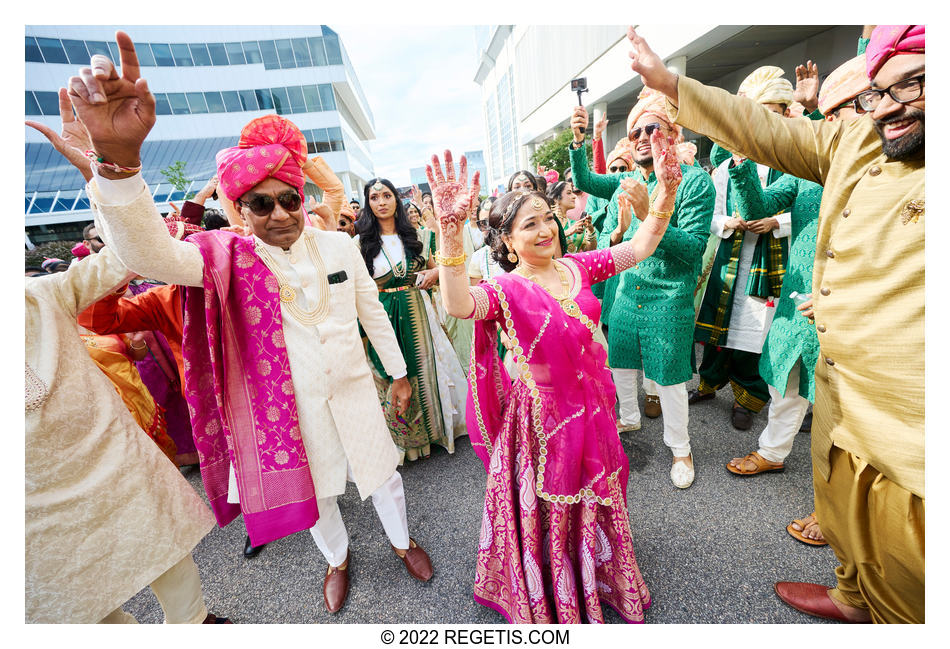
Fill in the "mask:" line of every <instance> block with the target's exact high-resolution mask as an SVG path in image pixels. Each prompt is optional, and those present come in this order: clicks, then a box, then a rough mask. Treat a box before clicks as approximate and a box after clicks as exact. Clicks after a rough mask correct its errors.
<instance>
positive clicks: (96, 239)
mask: <svg viewBox="0 0 950 649" xmlns="http://www.w3.org/2000/svg"><path fill="white" fill-rule="evenodd" d="M83 241H90V242H92V241H98V242H99V243H101V244H103V245H105V243H106V242H105V241H103V240H102V237H93V238H92V239H83Z"/></svg>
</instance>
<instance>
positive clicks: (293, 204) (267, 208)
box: [238, 190, 303, 216]
mask: <svg viewBox="0 0 950 649" xmlns="http://www.w3.org/2000/svg"><path fill="white" fill-rule="evenodd" d="M277 202H278V203H280V206H281V207H282V208H284V209H285V210H286V211H288V212H296V211H297V210H299V209H300V205H301V204H302V203H303V197H302V196H301V195H300V193H299V192H295V191H292V190H288V191H286V192H281V193H280V194H278V195H277ZM238 204H240V205H244V206H245V207H247V208H248V209H249V210H251V212H253V213H254V214H255V216H267V215H268V214H270V213H271V212H273V211H274V197H273V196H269V195H267V194H257V195H256V196H254V198H252V199H251V200H249V201H242V200H240V199H238Z"/></svg>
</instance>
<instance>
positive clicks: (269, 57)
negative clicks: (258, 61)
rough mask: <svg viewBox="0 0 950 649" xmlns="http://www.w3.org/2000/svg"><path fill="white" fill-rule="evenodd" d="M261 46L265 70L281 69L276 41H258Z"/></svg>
mask: <svg viewBox="0 0 950 649" xmlns="http://www.w3.org/2000/svg"><path fill="white" fill-rule="evenodd" d="M258 44H259V45H260V46H261V58H262V59H263V60H264V69H265V70H278V69H280V59H279V58H278V57H277V47H276V46H275V45H274V41H258Z"/></svg>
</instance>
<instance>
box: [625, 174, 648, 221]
mask: <svg viewBox="0 0 950 649" xmlns="http://www.w3.org/2000/svg"><path fill="white" fill-rule="evenodd" d="M620 187H621V188H623V190H624V192H626V197H627V199H628V202H629V204H630V207H631V208H632V209H633V213H634V215H636V217H637V220H639V221H642V220H643V219H645V218H646V217H647V215H648V214H649V213H650V192H649V190H647V186H646V185H644V184H643V183H641V182H640V181H638V180H635V179H634V178H632V177H630V176H627V177H626V178H622V179H621V180H620ZM621 196H624V194H621Z"/></svg>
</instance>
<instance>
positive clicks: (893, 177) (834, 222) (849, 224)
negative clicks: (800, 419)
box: [667, 77, 925, 497]
mask: <svg viewBox="0 0 950 649" xmlns="http://www.w3.org/2000/svg"><path fill="white" fill-rule="evenodd" d="M678 88H679V98H678V103H679V105H678V107H677V106H675V105H673V104H672V103H671V102H669V101H667V111H668V112H669V113H670V116H671V117H672V118H673V119H675V120H676V121H677V123H679V124H682V125H683V126H684V127H686V128H689V129H691V130H694V131H696V132H697V133H702V134H703V135H706V136H708V137H710V138H711V139H712V140H713V141H715V142H717V143H719V144H720V145H721V146H723V147H725V148H726V149H728V150H730V151H734V152H736V153H739V154H742V155H745V156H747V157H749V158H751V159H752V160H754V161H756V162H760V163H762V164H765V165H768V166H769V167H772V168H774V169H778V170H781V171H784V172H787V173H791V174H793V175H795V176H798V177H800V178H805V179H807V180H812V181H814V182H818V183H820V184H822V185H823V186H824V194H823V196H822V201H821V210H820V213H819V221H818V241H817V247H816V254H815V268H814V272H813V275H812V282H813V285H812V295H813V299H814V302H815V326H816V329H817V332H818V340H819V343H820V345H821V354H820V356H819V358H818V365H817V367H816V368H814V370H815V421H814V424H813V427H812V434H811V442H812V460H813V462H814V467H815V471H816V472H817V473H818V474H819V475H821V476H822V477H823V478H825V479H826V480H827V479H828V477H829V476H830V471H831V467H830V464H829V459H828V458H829V453H830V451H831V447H832V446H837V447H839V448H842V449H844V450H847V451H849V452H851V453H852V454H854V455H856V456H858V457H860V458H862V459H864V460H866V461H867V462H868V463H869V464H871V465H872V466H873V467H874V468H875V469H877V470H878V471H880V472H881V473H882V474H884V475H885V476H886V477H887V478H889V479H891V480H893V481H895V482H897V483H898V484H899V485H901V486H902V487H904V488H905V489H907V490H909V491H911V492H913V493H914V494H916V495H918V496H920V497H923V496H924V297H925V296H924V216H925V210H924V204H925V203H924V201H925V178H924V176H925V167H924V155H923V151H921V152H919V153H918V154H916V155H915V156H913V157H911V158H910V159H907V160H902V161H898V160H892V159H889V158H888V157H887V156H885V155H884V154H883V152H882V149H881V140H880V138H879V137H878V135H877V132H876V131H875V129H874V123H873V121H872V120H871V117H870V115H864V116H863V117H860V118H858V119H856V120H853V121H851V122H841V121H838V122H833V123H829V122H814V121H811V120H803V119H788V118H784V117H780V116H778V115H775V114H773V113H770V112H769V111H767V110H765V109H764V108H762V107H761V106H758V105H756V104H755V103H753V102H752V101H750V100H748V99H745V98H742V97H736V96H734V95H731V94H729V93H727V92H726V91H724V90H721V89H718V88H709V87H706V86H704V85H702V84H701V83H699V82H697V81H695V80H692V79H688V78H685V77H680V79H679V86H678ZM802 369H803V371H809V370H811V369H813V368H802Z"/></svg>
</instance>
